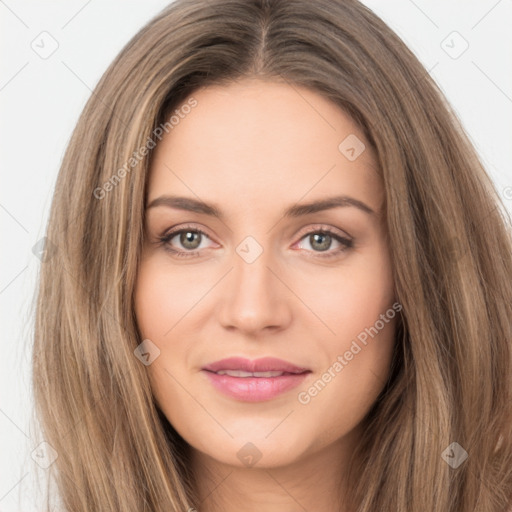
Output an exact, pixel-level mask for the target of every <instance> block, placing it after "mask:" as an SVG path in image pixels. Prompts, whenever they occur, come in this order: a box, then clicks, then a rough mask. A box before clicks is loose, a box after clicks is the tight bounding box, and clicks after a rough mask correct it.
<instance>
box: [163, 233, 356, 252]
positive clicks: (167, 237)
mask: <svg viewBox="0 0 512 512" xmlns="http://www.w3.org/2000/svg"><path fill="white" fill-rule="evenodd" d="M183 232H193V233H200V234H201V235H202V236H205V237H207V238H210V237H209V236H208V234H207V233H205V232H204V231H203V230H202V229H199V228H197V227H195V226H184V227H180V229H176V230H173V231H171V232H169V233H166V234H164V235H162V236H160V237H158V243H159V245H161V246H163V248H164V249H165V250H166V251H168V252H170V253H172V254H173V255H174V256H177V257H180V258H192V257H198V256H200V254H199V253H200V250H195V251H178V250H176V249H173V248H171V246H170V245H169V242H170V241H171V240H172V239H173V238H174V237H175V236H176V235H179V234H180V233H183ZM313 234H322V235H329V236H331V237H332V238H334V239H335V240H336V241H337V242H339V243H340V244H341V245H342V247H341V248H339V249H336V250H334V251H331V252H325V253H323V252H321V251H313V252H314V253H317V254H316V256H318V257H320V258H334V257H336V256H339V255H340V254H341V253H343V252H345V251H347V250H348V249H351V248H352V247H353V246H354V241H353V240H352V239H350V238H344V237H342V236H340V235H339V234H337V233H335V232H334V231H333V230H332V229H330V228H328V227H321V228H317V229H313V230H310V231H308V232H306V233H304V234H303V235H302V236H301V238H300V240H302V239H303V238H306V237H307V236H310V235H313ZM307 252H311V251H307Z"/></svg>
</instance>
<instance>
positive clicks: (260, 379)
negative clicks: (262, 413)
mask: <svg viewBox="0 0 512 512" xmlns="http://www.w3.org/2000/svg"><path fill="white" fill-rule="evenodd" d="M202 370H203V372H204V373H205V374H206V375H207V376H208V378H209V381H210V382H211V384H213V386H214V387H215V388H216V389H217V390H218V391H220V392H221V393H223V394H224V395H227V396H229V397H230V398H235V399H237V400H241V401H244V402H261V401H265V400H270V399H272V398H274V397H276V396H277V395H279V394H281V393H284V392H286V391H288V390H290V389H292V388H294V387H296V386H298V385H299V384H300V383H301V382H302V381H303V380H304V378H305V377H306V375H307V374H308V373H311V370H309V369H308V368H304V367H299V366H296V365H294V364H292V363H289V362H287V361H283V360H282V359H276V358H273V357H264V358H261V359H256V360H249V359H245V358H241V357H230V358H227V359H222V360H220V361H216V362H214V363H211V364H208V365H206V366H204V367H203V368H202Z"/></svg>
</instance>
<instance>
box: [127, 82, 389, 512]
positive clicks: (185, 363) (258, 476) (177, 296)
mask: <svg viewBox="0 0 512 512" xmlns="http://www.w3.org/2000/svg"><path fill="white" fill-rule="evenodd" d="M193 97H194V98H195V99H196V100H197V106H196V107H195V108H193V109H192V110H191V112H190V113H189V114H188V115H187V116H184V118H183V119H180V122H179V124H177V125H176V126H174V128H173V129H172V130H170V131H169V133H168V134H167V135H165V136H164V137H163V138H162V140H161V142H159V144H158V145H157V147H156V148H155V154H154V160H153V162H152V167H151V171H150V176H149V182H148V190H147V194H148V196H147V204H148V205H149V204H150V203H151V202H152V201H153V200H154V199H155V198H158V197H160V196H163V195H170V194H173V195H180V196H186V197H191V198H194V199H201V200H203V201H205V202H208V203H215V204H216V205H217V207H218V208H219V209H220V210H221V211H222V212H223V213H224V214H225V219H224V220H223V221H221V220H220V219H218V218H215V217H211V216H208V215H206V214H204V213H196V212H187V211H182V210H180V209H177V208H171V207H168V206H165V205H160V206H155V207H151V208H148V209H147V211H146V236H145V241H144V248H143V255H142V260H141V263H140V268H139V273H138V280H137V286H136V290H135V308H136V317H137V322H138V325H139V329H140V331H141V334H142V335H143V337H144V339H149V340H151V341H152V343H154V345H156V346H157V347H158V349H159V350H160V355H159V356H158V357H157V358H156V359H155V360H154V361H153V362H152V363H151V364H150V365H149V366H147V370H148V372H149V377H150V381H151V386H152V389H153V393H154V396H155V398H156V400H157V403H158V405H159V407H160V408H161V410H162V411H163V412H164V414H165V415H166V417H167V418H168V420H169V421H170V422H171V423H172V425H173V426H174V428H175V429H176V430H177V431H178V433H179V434H180V435H181V436H182V437H183V438H184V439H185V440H186V441H187V443H188V444H189V445H190V446H191V451H192V463H193V468H194V471H195V472H196V474H197V475H198V486H199V489H198V491H199V495H200V497H201V500H202V502H201V505H200V506H199V510H200V512H210V511H214V510H223V511H225V512H230V511H232V510H240V508H241V507H242V508H243V510H245V511H256V510H259V511H261V510H265V511H267V512H271V511H274V510H275V511H282V510H286V511H290V512H294V511H303V510H304V509H306V510H344V511H348V510H349V507H348V504H347V503H346V502H344V501H343V497H342V489H343V482H344V475H345V474H346V472H347V466H348V462H349V461H350V457H351V454H352V452H353V448H354V446H355V444H356V443H357V440H358V439H359V436H360V434H361V421H362V419H363V418H364V416H365V414H366V413H367V412H368V411H369V409H370V408H371V406H372V405H373V404H374V402H375V400H376V398H377V397H378V395H379V393H380V391H381V390H382V388H383V386H384V384H385V381H386V379H387V377H388V375H389V371H390V364H391V355H392V349H393V344H394V334H395V322H396V317H395V318H394V319H393V320H389V321H388V322H387V323H385V326H384V328H383V329H381V330H380V331H379V332H378V334H377V335H376V336H375V337H373V338H369V341H368V343H367V345H366V346H364V347H363V348H362V350H361V351H360V352H358V353H357V355H355V356H354V357H353V359H352V360H350V361H347V365H346V366H344V368H343V370H342V371H341V372H339V373H336V372H334V373H335V375H336V376H335V377H334V378H332V379H331V381H330V382H329V383H327V384H326V385H325V387H324V388H323V389H322V390H321V391H320V392H318V393H317V395H316V396H314V397H312V398H311V400H310V401H309V403H307V404H303V403H300V402H299V400H298V393H299V392H301V391H304V390H306V391H307V390H308V388H310V387H311V386H312V385H313V383H314V382H316V381H318V379H320V378H321V377H322V375H323V374H324V373H325V372H326V371H327V369H328V368H329V367H332V366H333V363H334V362H335V361H337V358H338V356H340V355H341V356H343V354H344V353H345V352H346V351H347V350H349V349H350V347H351V343H352V342H353V340H355V339H356V337H357V336H358V335H359V334H360V333H361V332H362V331H364V329H365V328H368V327H370V326H373V325H374V324H375V322H376V321H377V320H378V319H379V317H380V315H382V314H384V313H385V312H386V311H387V310H388V309H389V308H391V306H392V305H393V303H394V302H395V297H394V283H393V278H392V267H391V261H390V255H389V248H388V243H387V237H386V229H385V225H384V222H383V211H382V205H383V199H384V195H383V184H382V181H381V179H380V177H379V174H378V172H377V161H376V155H375V153H374V152H373V151H372V149H371V148H370V145H369V143H368V142H367V141H365V138H364V136H363V134H362V132H361V130H360V129H359V128H358V127H357V125H356V124H355V123H354V122H353V120H352V119H351V118H350V117H348V116H347V115H346V114H345V113H344V112H343V111H342V110H341V109H339V108H338V107H337V106H336V105H334V104H333V103H331V102H330V101H329V100H327V99H325V98H323V97H322V96H320V95H318V94H317V93H315V92H312V91H310V90H308V89H305V88H301V87H297V86H293V87H291V86H290V85H288V84H286V83H277V82H266V81H261V80H257V79H244V80H242V81H238V82H233V83H231V84H229V85H228V86H214V87H213V86H212V87H207V88H203V89H201V90H199V91H198V92H195V93H194V95H193ZM350 134H354V135H356V136H357V137H358V139H360V140H361V141H363V142H364V144H365V145H366V149H365V150H364V151H363V152H362V154H361V155H360V156H359V157H358V158H356V159H355V160H354V161H350V160H349V159H347V158H346V156H345V155H344V154H342V152H341V151H340V150H339V149H338V145H339V144H340V142H342V141H343V140H344V139H345V138H346V137H347V136H348V135H350ZM335 194H336V195H346V196H350V197H352V198H355V199H357V200H359V201H361V202H363V203H364V204H366V205H367V206H368V207H369V208H371V210H373V212H374V213H371V214H368V213H366V212H364V211H362V210H360V209H358V208H356V207H353V206H345V207H336V208H332V209H329V210H325V211H320V212H316V213H309V214H307V215H304V216H301V217H296V218H285V217H283V213H282V212H283V210H284V209H285V208H287V207H289V206H291V205H294V204H297V203H301V204H302V203H305V202H309V201H313V200H318V199H322V198H326V197H328V196H332V195H335ZM189 224H191V225H192V226H191V228H192V229H193V228H200V229H201V230H203V231H205V232H206V234H207V236H202V235H197V237H198V239H197V240H195V241H194V239H192V242H190V243H189V245H184V244H183V238H182V239H181V242H180V236H179V234H178V235H174V238H172V240H171V241H168V242H167V247H169V246H171V247H172V248H174V249H175V250H177V251H181V252H187V251H188V252H191V251H194V250H196V251H198V253H199V256H192V257H178V256H176V255H175V254H173V253H171V252H169V251H167V250H166V249H165V247H166V246H165V244H164V243H162V242H161V240H160V238H159V237H161V236H162V235H163V234H165V232H168V231H169V229H170V228H173V227H176V228H180V227H181V226H183V227H185V225H186V227H189V228H190V226H188V225H189ZM320 228H324V229H325V228H330V229H332V230H333V231H334V232H335V233H336V234H339V235H340V236H343V237H345V238H349V239H351V240H352V241H353V246H352V247H351V248H348V249H346V250H345V251H343V252H339V253H336V251H337V249H339V248H342V247H343V245H342V244H341V243H340V242H338V241H336V239H335V238H332V239H330V240H331V242H330V245H329V238H328V239H327V242H326V241H325V240H324V241H322V240H320V241H317V242H315V240H314V239H312V237H310V236H309V235H310V234H314V233H318V231H319V230H320ZM201 236H202V238H201ZM247 236H251V237H253V239H254V240H256V241H257V244H259V246H260V247H261V248H262V249H263V252H262V253H261V255H259V257H258V258H257V259H256V260H255V261H254V262H252V263H250V264H249V263H247V261H245V260H244V259H243V258H242V257H241V256H240V255H239V254H238V253H237V251H236V249H237V247H238V246H239V244H240V243H241V242H242V241H243V240H244V239H245V238H246V237H247ZM185 244H186V239H185ZM323 247H327V249H326V250H324V251H322V248H323ZM253 250H254V249H253V248H252V249H250V251H253ZM326 253H331V254H334V256H333V257H331V258H326V257H325V256H323V255H324V254H326ZM360 345H361V344H360ZM361 346H362V345H361ZM230 356H241V357H246V358H248V359H256V358H260V357H265V356H272V357H278V358H281V359H284V360H286V361H289V362H291V363H293V364H295V365H297V366H301V367H307V368H309V369H310V370H311V373H310V374H309V375H308V376H307V377H306V380H305V381H304V382H303V383H302V384H301V385H300V386H299V387H298V388H296V389H293V390H291V391H288V392H286V393H284V394H282V395H279V396H278V397H275V398H273V399H271V400H268V401H263V402H256V403H254V402H243V401H239V400H236V399H233V398H229V397H226V396H225V395H223V394H221V393H219V391H217V390H216V389H215V388H214V387H213V386H212V385H211V384H210V382H209V379H207V378H206V376H205V374H204V373H203V372H201V368H202V367H203V366H204V365H205V364H208V363H211V362H214V361H217V360H219V359H223V358H225V357H230ZM248 442H250V443H252V444H253V445H254V446H255V447H256V448H257V450H258V452H259V454H260V457H261V458H260V459H259V460H258V462H257V463H256V464H255V465H253V466H252V467H249V466H248V465H247V464H246V463H244V462H242V461H241V460H240V458H239V457H238V456H237V453H238V452H239V451H240V450H241V449H242V447H244V445H246V443H248ZM245 450H252V451H253V452H254V454H257V453H258V452H256V451H255V450H254V448H247V447H246V448H245Z"/></svg>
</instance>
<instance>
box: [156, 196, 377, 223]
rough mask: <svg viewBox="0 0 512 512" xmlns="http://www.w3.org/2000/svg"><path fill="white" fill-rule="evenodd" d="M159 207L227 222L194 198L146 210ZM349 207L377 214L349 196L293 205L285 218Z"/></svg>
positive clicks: (170, 199) (167, 200)
mask: <svg viewBox="0 0 512 512" xmlns="http://www.w3.org/2000/svg"><path fill="white" fill-rule="evenodd" d="M157 206H167V207H169V208H176V209H178V210H184V211H188V212H195V213H202V214H204V215H210V216H212V217H216V218H218V219H220V220H222V221H223V220H225V216H224V214H223V213H222V211H221V210H220V208H219V207H218V206H216V205H214V204H210V203H205V202H204V201H201V200H198V199H194V198H192V197H184V196H168V195H164V196H160V197H157V198H156V199H153V200H152V201H151V202H150V203H149V204H148V206H147V208H146V209H150V208H155V207H157ZM348 206H352V207H354V208H358V209H359V210H361V211H363V212H365V213H367V214H369V215H375V212H374V211H373V210H372V209H371V208H370V207H369V206H368V205H366V204H365V203H363V202H362V201H359V200H358V199H355V198H353V197H349V196H332V197H326V198H324V199H320V200H317V201H311V202H309V203H302V204H295V205H292V206H290V207H288V208H287V209H286V210H285V211H284V212H283V216H284V217H289V218H290V217H291V218H295V217H301V216H304V215H308V214H312V213H317V212H321V211H325V210H331V209H333V208H340V207H348Z"/></svg>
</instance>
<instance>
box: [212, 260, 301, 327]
mask: <svg viewBox="0 0 512 512" xmlns="http://www.w3.org/2000/svg"><path fill="white" fill-rule="evenodd" d="M232 262H233V267H234V268H233V269H232V270H231V272H230V273H229V275H228V276H227V279H226V283H225V286H224V287H223V289H222V291H221V295H222V298H221V299H220V306H219V308H218V310H217V312H218V315H219V321H220V323H221V325H222V326H223V327H225V328H226V329H229V330H234V329H236V330H239V331H241V332H243V333H245V334H251V335H256V334H258V333H261V332H263V331H269V330H271V331H277V330H281V329H284V328H286V327H287V325H288V324H289V323H290V320H291V304H290V301H291V300H292V298H293V294H292V293H291V292H290V290H289V289H288V288H287V287H286V285H285V284H283V282H285V281H286V276H283V275H280V274H282V272H281V271H280V267H279V266H278V265H277V263H276V260H275V258H272V256H271V254H270V251H266V250H264V251H263V253H262V254H260V256H259V257H258V258H257V259H256V260H255V261H253V262H252V263H248V262H247V261H245V260H244V259H243V258H242V257H241V256H240V255H239V254H238V253H237V252H234V253H233V258H232Z"/></svg>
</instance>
